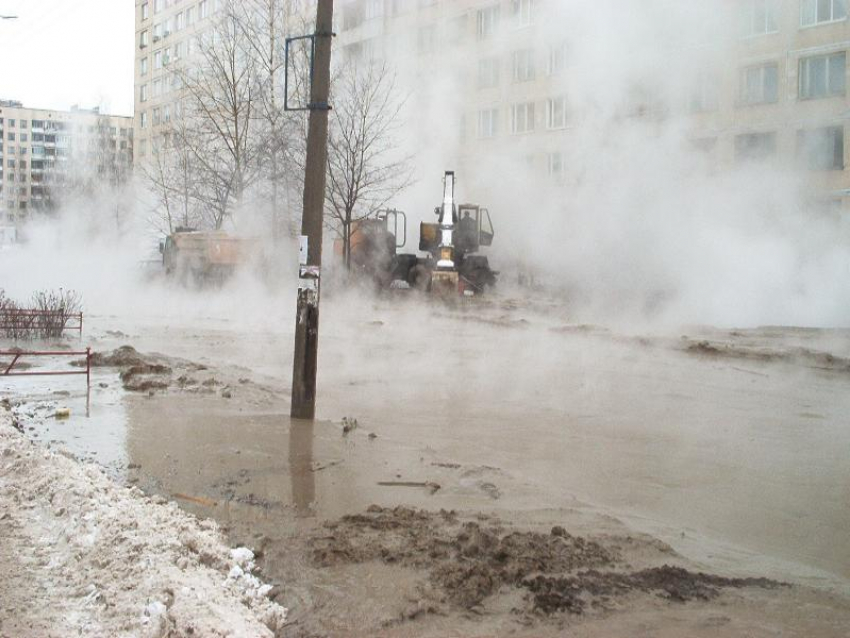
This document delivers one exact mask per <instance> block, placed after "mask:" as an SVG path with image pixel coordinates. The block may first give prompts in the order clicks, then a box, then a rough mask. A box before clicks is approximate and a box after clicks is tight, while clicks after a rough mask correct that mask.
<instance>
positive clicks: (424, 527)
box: [311, 505, 778, 615]
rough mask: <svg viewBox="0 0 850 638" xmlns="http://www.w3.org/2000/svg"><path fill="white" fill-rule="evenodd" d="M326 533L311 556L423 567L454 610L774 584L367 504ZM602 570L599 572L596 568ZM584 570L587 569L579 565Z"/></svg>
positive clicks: (568, 537)
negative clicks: (502, 600)
mask: <svg viewBox="0 0 850 638" xmlns="http://www.w3.org/2000/svg"><path fill="white" fill-rule="evenodd" d="M325 527H326V529H327V530H328V531H329V532H330V534H329V535H325V536H322V537H318V538H314V539H313V540H312V541H311V546H312V552H313V555H312V557H313V561H314V562H315V563H316V564H317V565H318V566H321V567H331V566H335V565H344V564H351V563H362V562H367V561H381V562H383V563H385V564H398V565H401V566H404V567H409V568H417V569H422V570H426V571H427V574H428V581H429V583H430V585H431V587H430V589H429V590H428V591H429V592H430V594H429V595H431V596H432V597H434V598H435V599H436V600H437V602H439V603H442V604H445V605H448V606H450V607H460V608H465V609H471V608H475V607H478V606H480V605H482V604H485V603H486V602H487V600H488V599H490V598H491V597H493V596H496V595H498V594H500V593H504V592H505V588H513V589H520V590H523V591H525V592H526V596H525V607H524V608H522V609H516V610H515V611H516V612H517V613H521V614H539V613H543V614H545V615H549V614H553V613H556V612H571V613H575V614H581V613H583V612H584V611H585V610H586V608H587V606H588V605H589V604H592V605H594V606H599V605H603V606H604V605H605V604H606V602H607V601H609V600H610V598H611V597H613V596H624V595H627V594H630V593H632V592H644V593H657V594H658V595H661V596H663V597H665V598H667V599H668V600H671V601H675V602H685V601H689V600H697V599H700V600H702V599H708V598H712V597H714V596H716V595H718V594H719V593H720V591H721V590H722V589H724V588H729V587H733V588H739V587H774V586H778V583H773V582H772V581H768V580H765V579H729V578H723V577H720V576H713V575H710V574H702V573H693V572H689V571H687V570H685V569H683V568H681V567H671V566H669V565H664V566H662V567H653V568H650V569H644V570H642V571H636V572H623V571H619V570H618V567H620V562H621V561H620V554H619V551H618V550H617V549H616V548H615V547H614V546H606V545H604V544H603V541H597V540H590V539H587V538H582V537H580V536H573V535H572V534H570V533H569V532H567V531H566V530H565V529H564V528H563V527H559V526H556V527H553V528H552V530H551V532H550V533H549V534H545V533H540V532H533V531H517V530H510V529H506V528H505V527H503V526H502V525H501V523H500V522H499V521H498V520H497V519H493V518H490V517H488V516H485V515H479V516H477V517H476V520H462V517H461V516H460V515H459V514H457V513H455V512H447V511H440V512H426V511H422V510H417V509H412V508H406V507H396V508H391V509H390V508H381V507H378V506H375V505H373V506H371V507H370V508H369V509H368V510H367V511H366V513H365V514H357V515H352V516H345V517H343V518H341V519H340V520H338V521H334V522H330V523H327V524H326V525H325ZM603 567H604V568H608V571H599V568H603ZM579 570H583V571H579Z"/></svg>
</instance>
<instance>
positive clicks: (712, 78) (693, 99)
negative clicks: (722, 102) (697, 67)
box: [688, 70, 719, 113]
mask: <svg viewBox="0 0 850 638" xmlns="http://www.w3.org/2000/svg"><path fill="white" fill-rule="evenodd" d="M717 86H718V81H717V75H716V74H715V73H714V72H713V71H707V70H701V71H699V72H698V73H697V75H696V77H695V78H694V84H693V87H692V89H691V95H690V99H689V101H688V110H689V111H690V112H691V113H706V112H708V111H716V110H717V108H718V105H719V100H718V97H717Z"/></svg>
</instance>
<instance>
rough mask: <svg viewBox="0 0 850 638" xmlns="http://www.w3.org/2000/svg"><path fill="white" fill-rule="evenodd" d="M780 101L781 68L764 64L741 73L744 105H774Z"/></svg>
mask: <svg viewBox="0 0 850 638" xmlns="http://www.w3.org/2000/svg"><path fill="white" fill-rule="evenodd" d="M778 99H779V67H778V66H777V65H776V64H775V63H773V64H762V65H759V66H751V67H747V68H746V69H744V70H743V71H741V92H740V100H741V103H742V104H772V103H773V102H776V101H777V100H778Z"/></svg>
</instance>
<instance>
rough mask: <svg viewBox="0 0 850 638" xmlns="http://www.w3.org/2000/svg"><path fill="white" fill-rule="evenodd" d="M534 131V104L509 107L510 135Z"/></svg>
mask: <svg viewBox="0 0 850 638" xmlns="http://www.w3.org/2000/svg"><path fill="white" fill-rule="evenodd" d="M533 130H534V102H523V103H521V104H513V105H511V133H530V132H531V131H533Z"/></svg>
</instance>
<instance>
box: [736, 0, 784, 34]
mask: <svg viewBox="0 0 850 638" xmlns="http://www.w3.org/2000/svg"><path fill="white" fill-rule="evenodd" d="M778 15H779V7H778V0H746V2H744V3H743V4H742V6H741V35H742V36H743V37H745V38H751V37H754V36H758V35H765V34H768V33H777V32H778V31H779V20H778Z"/></svg>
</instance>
